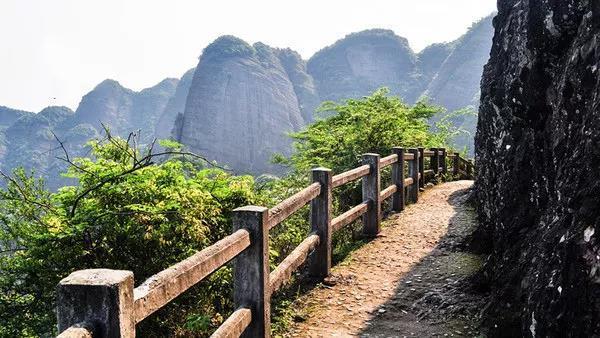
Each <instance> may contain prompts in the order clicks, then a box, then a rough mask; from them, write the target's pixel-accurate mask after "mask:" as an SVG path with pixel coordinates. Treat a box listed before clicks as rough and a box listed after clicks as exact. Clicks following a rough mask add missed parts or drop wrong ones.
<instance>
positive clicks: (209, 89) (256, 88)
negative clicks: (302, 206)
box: [0, 17, 493, 188]
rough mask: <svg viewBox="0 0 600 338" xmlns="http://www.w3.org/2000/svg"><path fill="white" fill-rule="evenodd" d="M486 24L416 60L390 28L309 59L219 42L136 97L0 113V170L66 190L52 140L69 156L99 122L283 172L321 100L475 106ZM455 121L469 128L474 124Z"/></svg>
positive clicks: (92, 96)
mask: <svg viewBox="0 0 600 338" xmlns="http://www.w3.org/2000/svg"><path fill="white" fill-rule="evenodd" d="M491 21H492V20H491V17H488V18H485V19H483V20H481V21H480V22H478V23H476V24H474V25H473V26H472V27H471V29H470V30H469V31H468V32H467V33H466V34H465V35H464V36H463V37H461V38H459V39H458V40H456V41H453V42H449V43H441V44H434V45H432V46H429V47H427V48H425V49H424V50H423V51H421V52H420V53H415V52H414V51H413V50H412V49H411V48H410V46H409V45H408V41H407V40H406V39H404V38H402V37H399V36H397V35H396V34H394V32H392V31H389V30H381V29H373V30H366V31H362V32H358V33H353V34H350V35H348V36H346V37H345V38H343V39H341V40H339V41H337V42H336V43H334V44H333V45H331V46H328V47H326V48H324V49H322V50H321V51H319V52H318V53H316V54H315V55H314V56H313V57H311V58H310V59H309V60H308V61H305V60H302V58H301V57H300V55H299V54H298V53H297V52H295V51H293V50H291V49H277V48H272V47H269V46H267V45H265V44H262V43H255V44H254V45H249V44H248V43H246V42H244V41H242V40H240V39H238V38H235V37H232V36H223V37H220V38H218V39H217V40H215V41H214V42H213V43H212V44H210V45H209V46H208V47H206V48H205V50H204V52H203V54H202V56H201V57H200V60H199V63H198V65H197V66H196V67H195V68H192V69H190V70H189V71H188V72H186V73H185V74H184V75H183V76H182V78H181V79H180V80H177V79H165V80H163V81H161V82H160V83H158V84H157V85H155V86H153V87H151V88H147V89H144V90H142V91H140V92H135V91H132V90H130V89H127V88H124V87H123V86H121V85H120V84H119V83H118V82H116V81H113V80H105V81H103V82H102V83H100V84H99V85H98V86H97V87H96V88H94V89H93V90H92V91H91V92H89V93H88V94H86V95H85V96H84V97H83V99H82V100H81V103H80V104H79V107H78V108H77V110H76V111H75V112H73V111H71V110H70V109H69V108H65V107H48V108H46V109H44V110H43V111H42V112H39V113H37V114H33V113H28V112H22V111H18V110H12V109H10V108H5V107H0V168H1V169H2V170H3V171H5V172H8V171H10V170H11V169H12V168H15V167H17V166H23V167H25V168H26V169H28V170H29V169H35V171H36V173H37V174H39V175H41V176H44V177H46V178H47V179H48V184H49V186H50V187H54V188H55V187H58V186H60V185H63V184H65V183H67V181H66V179H64V178H61V177H59V172H61V171H63V170H64V168H65V167H66V163H64V161H61V160H59V159H57V158H56V157H57V156H60V155H62V152H63V150H62V148H61V147H60V145H59V144H58V142H56V140H55V138H54V135H53V133H54V134H56V135H57V136H58V137H59V138H60V139H61V140H62V141H63V142H64V146H65V148H67V150H68V151H69V152H70V153H71V156H77V155H82V154H84V153H85V147H84V146H83V144H84V143H85V141H87V140H88V139H90V138H93V137H96V136H98V135H99V133H100V132H101V130H102V123H104V124H105V125H108V126H110V128H111V130H112V132H113V133H114V134H117V135H121V136H127V134H128V133H129V132H131V131H136V130H141V134H142V136H143V140H145V141H150V140H151V139H152V138H154V137H158V138H167V137H173V138H175V139H176V140H178V141H180V142H181V143H183V144H184V145H186V146H187V147H188V148H189V150H191V151H193V152H196V153H199V154H202V155H204V156H206V157H207V158H209V159H211V160H216V161H217V162H219V163H221V164H224V165H227V166H229V167H231V168H232V169H233V170H234V171H235V172H237V173H252V174H263V173H280V172H281V168H278V167H276V166H274V165H272V164H270V162H269V160H270V158H271V156H272V155H273V154H274V153H283V154H286V153H289V151H290V143H291V141H290V139H289V137H287V135H286V134H287V133H288V132H291V131H297V130H299V129H300V128H302V127H303V126H304V125H306V124H307V123H310V122H311V121H313V119H314V116H313V112H314V110H315V108H317V107H318V105H319V104H320V102H322V101H325V100H343V99H346V98H352V97H361V96H364V95H367V94H370V93H371V92H372V91H374V90H376V89H377V88H380V87H384V86H385V87H389V88H390V90H391V94H393V95H399V96H401V97H402V98H404V100H405V101H406V102H407V103H411V104H412V103H414V102H415V101H416V100H418V99H419V98H420V97H421V96H423V95H427V96H428V97H430V98H431V100H432V102H434V103H437V104H440V105H442V106H445V107H447V108H448V109H449V110H455V109H459V108H463V107H466V106H472V107H477V106H478V97H479V80H480V78H481V74H482V71H483V65H484V64H485V63H486V62H487V60H488V56H489V51H490V48H491V44H492V36H493V28H492V23H491ZM473 120H474V119H473ZM458 122H459V124H463V125H465V126H467V127H470V128H472V129H473V130H474V121H458ZM471 125H472V126H471Z"/></svg>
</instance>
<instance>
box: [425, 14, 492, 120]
mask: <svg viewBox="0 0 600 338" xmlns="http://www.w3.org/2000/svg"><path fill="white" fill-rule="evenodd" d="M493 34H494V30H493V27H492V16H489V17H487V18H485V19H483V20H481V21H479V22H477V23H476V24H474V25H473V27H471V28H470V29H469V31H468V32H467V33H466V34H465V35H463V36H462V37H460V38H459V39H458V40H456V41H454V42H453V43H452V44H450V46H451V47H452V48H451V52H450V53H449V54H448V56H447V57H446V59H445V60H443V62H442V63H441V64H440V67H439V69H438V70H437V72H436V75H435V76H434V77H433V78H432V81H431V83H429V85H428V86H427V90H426V92H425V95H427V96H428V97H429V98H430V99H432V101H433V102H436V103H438V104H441V105H443V106H444V107H445V108H447V109H448V110H449V111H453V110H457V109H460V108H464V107H466V106H473V107H475V108H477V107H478V105H479V84H480V81H481V74H482V72H483V66H484V65H485V64H486V62H487V61H488V59H489V56H490V49H491V47H492V38H491V37H492V36H493ZM446 50H447V49H446ZM438 60H439V59H438ZM473 131H474V130H473Z"/></svg>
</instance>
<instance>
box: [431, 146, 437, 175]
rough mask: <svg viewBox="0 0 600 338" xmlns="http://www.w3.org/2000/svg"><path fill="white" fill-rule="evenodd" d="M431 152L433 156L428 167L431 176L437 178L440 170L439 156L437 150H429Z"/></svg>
mask: <svg viewBox="0 0 600 338" xmlns="http://www.w3.org/2000/svg"><path fill="white" fill-rule="evenodd" d="M431 151H433V156H431V158H430V160H429V167H430V169H431V170H433V175H434V176H437V174H438V173H439V168H440V155H439V151H438V149H437V148H431Z"/></svg>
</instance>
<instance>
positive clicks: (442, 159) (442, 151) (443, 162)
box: [440, 148, 448, 175]
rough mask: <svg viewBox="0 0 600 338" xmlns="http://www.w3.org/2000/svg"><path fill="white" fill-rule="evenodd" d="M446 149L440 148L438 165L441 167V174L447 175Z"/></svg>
mask: <svg viewBox="0 0 600 338" xmlns="http://www.w3.org/2000/svg"><path fill="white" fill-rule="evenodd" d="M446 155H447V154H446V148H440V162H441V163H440V165H441V167H442V174H443V175H446V174H447V173H448V165H447V164H446Z"/></svg>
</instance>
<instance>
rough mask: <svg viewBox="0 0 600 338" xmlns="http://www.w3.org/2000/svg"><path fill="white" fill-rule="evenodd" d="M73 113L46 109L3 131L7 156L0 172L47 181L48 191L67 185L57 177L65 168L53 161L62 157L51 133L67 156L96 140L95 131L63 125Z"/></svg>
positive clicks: (63, 165)
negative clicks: (18, 169) (20, 173)
mask: <svg viewBox="0 0 600 338" xmlns="http://www.w3.org/2000/svg"><path fill="white" fill-rule="evenodd" d="M74 115H75V114H74V112H73V111H72V110H70V109H69V108H66V107H48V108H45V109H44V110H42V111H41V112H39V113H37V114H28V115H25V116H23V117H22V118H20V119H19V120H17V121H16V122H15V123H13V124H12V125H11V126H10V127H8V128H7V129H6V145H7V147H6V148H7V153H6V156H5V159H4V161H3V162H2V164H1V166H0V167H1V168H2V170H3V171H5V172H7V173H10V172H11V170H12V169H13V168H16V167H23V168H24V169H25V170H26V171H27V172H30V171H34V172H35V174H36V176H40V177H45V178H47V184H48V186H49V187H51V188H57V187H59V186H61V185H64V184H66V183H68V180H67V179H64V178H62V177H60V175H59V174H60V173H61V172H64V170H65V169H66V167H67V165H66V163H65V162H64V161H62V160H59V159H57V157H59V156H60V157H64V153H63V150H62V149H60V148H57V147H59V144H58V143H57V142H56V139H55V137H54V135H53V133H55V134H57V135H60V136H59V137H61V139H63V140H67V139H68V141H69V142H68V143H66V144H65V147H66V149H67V151H69V153H70V154H79V153H80V152H81V149H82V148H83V145H84V144H85V142H86V141H87V140H89V139H90V138H92V137H94V136H96V134H95V130H91V129H93V128H91V127H88V128H85V127H84V126H83V125H82V126H79V127H78V128H73V129H69V128H66V125H67V124H68V123H69V121H70V120H71V119H72V118H73V117H74Z"/></svg>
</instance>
